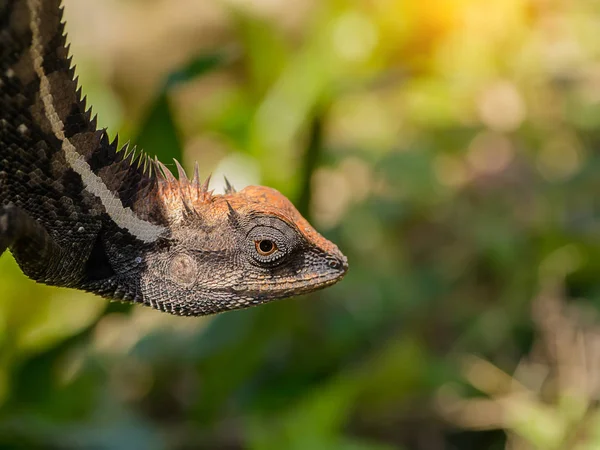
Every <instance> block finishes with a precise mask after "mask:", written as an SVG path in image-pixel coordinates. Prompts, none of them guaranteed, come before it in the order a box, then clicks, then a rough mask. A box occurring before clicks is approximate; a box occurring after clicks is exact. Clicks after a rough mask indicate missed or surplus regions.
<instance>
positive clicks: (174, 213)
mask: <svg viewBox="0 0 600 450" xmlns="http://www.w3.org/2000/svg"><path fill="white" fill-rule="evenodd" d="M176 164H177V168H178V172H179V179H176V178H175V177H174V176H173V175H172V174H171V172H170V170H169V169H167V168H166V167H165V166H164V165H163V164H162V163H160V162H159V161H158V160H152V159H150V158H148V157H147V156H146V155H145V154H143V153H141V152H136V151H131V150H128V149H127V148H126V147H125V148H122V149H119V147H118V143H117V140H116V139H115V140H114V141H112V142H111V141H110V140H109V138H108V135H107V133H106V130H103V129H97V126H96V120H95V118H92V115H91V110H90V109H86V102H85V98H84V99H82V98H81V91H80V90H79V89H78V83H77V79H76V77H75V71H74V68H72V64H71V58H70V57H69V54H68V46H67V45H66V37H65V34H64V23H63V22H62V7H61V4H60V0H0V255H1V254H2V253H3V252H4V251H5V250H6V249H10V251H11V252H12V254H13V256H14V257H15V259H16V261H17V263H18V264H19V266H20V267H21V269H22V270H23V272H24V273H25V274H26V275H27V276H29V277H30V278H32V279H34V280H36V281H38V282H42V283H46V284H50V285H56V286H63V287H69V288H75V289H80V290H85V291H89V292H93V293H96V294H98V295H101V296H103V297H106V298H110V299H115V300H122V301H130V302H136V303H142V304H145V305H147V306H151V307H153V308H156V309H159V310H161V311H166V312H169V313H172V314H177V315H205V314H213V313H217V312H221V311H226V310H231V309H237V308H244V307H248V306H252V305H256V304H260V303H263V302H266V301H270V300H274V299H278V298H284V297H289V296H292V295H297V294H303V293H307V292H311V291H314V290H316V289H320V288H323V287H326V286H329V285H331V284H334V283H335V282H337V281H339V280H340V279H341V278H342V277H343V275H344V274H345V272H346V270H347V261H346V258H345V257H344V255H343V254H342V253H341V252H340V251H339V250H338V248H337V247H336V246H335V245H334V244H332V243H331V242H329V241H327V240H326V239H324V238H323V237H322V236H320V235H319V234H318V233H317V232H316V231H315V230H314V229H313V228H312V226H311V225H310V224H309V223H308V222H307V221H306V220H305V219H304V218H303V217H302V216H301V215H300V214H299V213H298V211H297V210H296V209H295V208H294V206H293V205H292V204H291V203H290V202H289V200H287V199H286V198H285V197H284V196H283V195H281V194H280V193H279V192H277V191H275V190H274V189H270V188H267V187H262V186H250V187H247V188H245V189H244V190H242V191H240V192H236V191H235V189H234V188H233V187H231V186H230V185H229V183H227V189H226V192H225V194H224V195H215V194H213V193H212V192H211V191H209V189H208V180H206V181H205V182H201V180H200V178H199V176H198V168H197V166H196V170H195V174H194V177H193V178H192V179H191V180H190V179H188V177H187V176H186V174H185V172H184V170H183V169H182V168H181V166H180V165H179V164H178V163H176Z"/></svg>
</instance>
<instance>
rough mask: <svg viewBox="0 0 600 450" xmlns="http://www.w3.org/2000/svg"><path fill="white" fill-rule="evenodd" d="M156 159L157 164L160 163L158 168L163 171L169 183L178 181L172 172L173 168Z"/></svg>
mask: <svg viewBox="0 0 600 450" xmlns="http://www.w3.org/2000/svg"><path fill="white" fill-rule="evenodd" d="M154 161H155V162H156V164H158V168H159V169H160V171H161V172H162V175H163V177H164V178H165V179H166V180H167V181H168V182H169V183H176V182H177V180H176V179H175V177H174V176H173V174H172V173H171V170H170V169H169V168H168V167H167V166H165V165H164V164H163V163H162V162H161V161H159V160H158V158H156V159H155V160H154Z"/></svg>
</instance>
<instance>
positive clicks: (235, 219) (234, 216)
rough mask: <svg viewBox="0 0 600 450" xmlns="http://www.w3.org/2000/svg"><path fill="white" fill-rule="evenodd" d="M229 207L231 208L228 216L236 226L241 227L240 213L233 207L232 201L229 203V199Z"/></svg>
mask: <svg viewBox="0 0 600 450" xmlns="http://www.w3.org/2000/svg"><path fill="white" fill-rule="evenodd" d="M227 208H228V209H229V214H228V215H227V217H228V218H229V221H230V222H231V224H232V225H233V226H234V227H235V228H237V227H239V226H240V215H239V214H238V212H237V211H236V210H235V209H233V207H232V206H231V203H229V201H227Z"/></svg>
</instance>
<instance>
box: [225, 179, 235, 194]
mask: <svg viewBox="0 0 600 450" xmlns="http://www.w3.org/2000/svg"><path fill="white" fill-rule="evenodd" d="M223 178H225V193H226V194H235V193H236V192H237V191H236V190H235V188H234V187H233V185H232V184H231V183H230V182H229V180H228V179H227V177H226V176H223Z"/></svg>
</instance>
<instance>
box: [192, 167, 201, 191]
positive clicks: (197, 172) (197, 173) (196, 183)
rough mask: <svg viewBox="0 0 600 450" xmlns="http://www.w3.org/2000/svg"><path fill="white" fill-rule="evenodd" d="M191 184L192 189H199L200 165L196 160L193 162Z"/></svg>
mask: <svg viewBox="0 0 600 450" xmlns="http://www.w3.org/2000/svg"><path fill="white" fill-rule="evenodd" d="M192 186H193V187H194V189H197V190H200V167H199V166H198V161H196V162H195V163H194V178H193V180H192Z"/></svg>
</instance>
